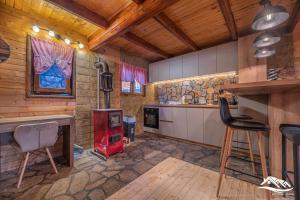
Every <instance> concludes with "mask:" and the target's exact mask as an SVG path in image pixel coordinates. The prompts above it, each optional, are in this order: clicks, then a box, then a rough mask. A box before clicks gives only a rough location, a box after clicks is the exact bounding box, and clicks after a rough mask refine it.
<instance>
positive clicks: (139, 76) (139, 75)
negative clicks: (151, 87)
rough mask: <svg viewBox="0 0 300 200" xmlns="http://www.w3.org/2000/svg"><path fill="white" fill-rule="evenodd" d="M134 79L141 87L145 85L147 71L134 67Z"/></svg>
mask: <svg viewBox="0 0 300 200" xmlns="http://www.w3.org/2000/svg"><path fill="white" fill-rule="evenodd" d="M134 79H135V80H136V81H137V82H139V83H140V84H142V85H146V83H147V70H146V69H145V68H142V67H135V69H134Z"/></svg>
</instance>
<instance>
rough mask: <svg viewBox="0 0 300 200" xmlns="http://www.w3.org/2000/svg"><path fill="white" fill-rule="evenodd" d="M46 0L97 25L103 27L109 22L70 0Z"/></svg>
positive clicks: (106, 26)
mask: <svg viewBox="0 0 300 200" xmlns="http://www.w3.org/2000/svg"><path fill="white" fill-rule="evenodd" d="M47 1H48V2H49V3H51V4H54V5H56V6H58V7H60V8H62V9H64V10H66V11H68V12H70V13H72V14H74V15H76V16H78V17H80V18H83V19H85V20H87V21H89V22H91V23H93V24H95V25H97V26H100V27H102V28H105V29H106V28H108V27H109V22H108V21H107V20H106V19H105V18H104V17H103V16H101V15H99V14H97V13H95V12H93V11H91V10H89V9H87V8H86V7H84V6H82V5H80V4H78V3H76V2H74V1H72V0H47Z"/></svg>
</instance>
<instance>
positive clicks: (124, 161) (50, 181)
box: [0, 134, 259, 200]
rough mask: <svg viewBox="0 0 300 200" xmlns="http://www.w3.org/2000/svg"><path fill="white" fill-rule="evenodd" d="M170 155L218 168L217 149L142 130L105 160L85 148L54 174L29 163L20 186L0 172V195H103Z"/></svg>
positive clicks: (23, 198)
mask: <svg viewBox="0 0 300 200" xmlns="http://www.w3.org/2000/svg"><path fill="white" fill-rule="evenodd" d="M170 156H171V157H174V158H177V159H181V160H184V161H187V162H191V163H193V164H196V165H199V166H202V167H205V168H208V169H211V170H215V171H218V169H219V150H216V149H213V148H210V147H206V146H200V145H196V144H192V143H188V142H184V141H178V140H173V139H169V138H160V137H158V136H155V135H152V134H143V135H141V136H138V137H137V139H136V141H135V142H134V143H131V145H130V146H129V147H127V148H126V150H125V152H124V153H122V154H116V155H114V156H112V157H111V158H110V159H109V160H108V161H103V160H101V159H100V158H98V157H96V156H94V155H92V154H91V153H90V150H86V151H85V152H84V153H83V154H82V156H81V157H80V158H79V159H77V160H76V161H75V163H74V168H73V169H69V168H68V167H66V166H64V165H61V164H59V163H58V164H57V167H58V171H59V173H58V174H53V172H52V168H51V166H50V163H48V162H44V163H41V164H36V165H33V166H31V167H28V168H27V170H26V172H25V178H24V179H23V183H22V186H21V188H20V189H17V188H16V183H17V180H18V176H17V175H16V172H9V173H4V174H1V176H0V199H1V200H8V199H21V200H27V199H30V200H34V199H55V200H62V199H66V200H69V199H70V200H72V199H78V200H80V199H90V200H96V199H97V200H101V199H105V198H106V197H108V196H110V195H112V194H113V193H115V192H116V191H118V190H119V189H120V188H122V187H124V186H125V185H126V184H128V183H129V182H131V181H133V180H134V179H136V178H137V177H139V176H140V175H142V174H144V173H145V172H146V171H148V170H149V169H151V168H152V167H154V166H155V165H156V164H158V163H159V162H161V161H162V160H164V159H166V158H167V157H170ZM231 166H233V167H235V168H238V169H240V170H241V169H242V170H245V171H246V172H248V173H249V172H251V171H252V170H251V166H250V164H248V163H246V162H242V163H241V162H240V161H235V160H233V162H231ZM229 174H230V175H232V176H235V177H237V178H240V179H243V180H247V181H252V182H253V181H256V183H259V180H256V179H252V178H249V177H247V176H244V175H240V174H238V173H232V172H229Z"/></svg>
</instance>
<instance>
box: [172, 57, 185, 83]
mask: <svg viewBox="0 0 300 200" xmlns="http://www.w3.org/2000/svg"><path fill="white" fill-rule="evenodd" d="M169 64H170V79H171V80H172V79H177V78H182V56H177V57H174V58H171V59H169Z"/></svg>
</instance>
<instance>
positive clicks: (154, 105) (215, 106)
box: [144, 104, 238, 109]
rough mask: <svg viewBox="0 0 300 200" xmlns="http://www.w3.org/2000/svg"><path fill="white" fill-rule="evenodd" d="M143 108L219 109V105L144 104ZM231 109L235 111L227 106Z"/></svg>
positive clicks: (231, 106) (230, 106) (232, 106)
mask: <svg viewBox="0 0 300 200" xmlns="http://www.w3.org/2000/svg"><path fill="white" fill-rule="evenodd" d="M144 106H145V107H175V108H217V109H218V108H219V107H220V106H219V105H200V104H146V105H144ZM229 108H231V109H237V108H238V106H237V105H229Z"/></svg>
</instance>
